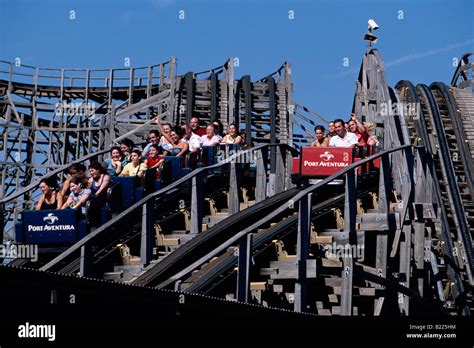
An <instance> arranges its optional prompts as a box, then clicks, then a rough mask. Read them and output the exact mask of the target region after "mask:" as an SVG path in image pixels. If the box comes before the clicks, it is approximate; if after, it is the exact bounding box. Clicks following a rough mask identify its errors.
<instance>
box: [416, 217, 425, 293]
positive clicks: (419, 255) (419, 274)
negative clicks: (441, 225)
mask: <svg viewBox="0 0 474 348" xmlns="http://www.w3.org/2000/svg"><path fill="white" fill-rule="evenodd" d="M413 224H414V228H415V241H414V245H413V257H414V259H415V267H416V270H415V272H416V278H417V280H418V281H417V286H418V293H419V294H420V296H422V297H423V270H424V266H425V260H424V250H425V224H424V223H419V222H414V223H413Z"/></svg>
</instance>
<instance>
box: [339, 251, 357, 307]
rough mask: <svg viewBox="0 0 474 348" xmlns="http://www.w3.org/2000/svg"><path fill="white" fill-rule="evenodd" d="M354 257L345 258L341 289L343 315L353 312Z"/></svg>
mask: <svg viewBox="0 0 474 348" xmlns="http://www.w3.org/2000/svg"><path fill="white" fill-rule="evenodd" d="M353 265H354V263H353V259H352V257H344V258H343V269H342V275H341V277H342V289H341V315H346V316H347V315H351V314H352V273H353Z"/></svg>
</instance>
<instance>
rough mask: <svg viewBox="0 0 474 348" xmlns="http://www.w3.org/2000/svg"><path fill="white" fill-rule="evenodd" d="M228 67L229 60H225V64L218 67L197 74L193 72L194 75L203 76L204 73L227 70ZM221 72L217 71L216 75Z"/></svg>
mask: <svg viewBox="0 0 474 348" xmlns="http://www.w3.org/2000/svg"><path fill="white" fill-rule="evenodd" d="M228 65H229V60H228V59H227V60H226V62H225V63H224V64H222V65H219V66H217V67H215V68H211V69H206V70H202V71H199V72H195V73H194V75H202V74H205V73H213V72H216V71H217V70H221V69H222V70H223V69H224V68H227V66H228ZM222 70H221V71H218V73H221V72H222Z"/></svg>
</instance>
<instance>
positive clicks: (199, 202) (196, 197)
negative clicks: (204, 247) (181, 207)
mask: <svg viewBox="0 0 474 348" xmlns="http://www.w3.org/2000/svg"><path fill="white" fill-rule="evenodd" d="M191 190H192V191H191V233H201V231H202V217H203V209H202V208H203V202H204V182H203V178H202V175H200V174H198V175H196V176H194V177H193V178H192V188H191Z"/></svg>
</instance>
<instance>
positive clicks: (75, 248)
mask: <svg viewBox="0 0 474 348" xmlns="http://www.w3.org/2000/svg"><path fill="white" fill-rule="evenodd" d="M271 146H279V147H286V148H287V149H289V150H290V151H291V152H292V153H294V154H297V153H298V151H297V150H296V149H294V148H292V147H291V146H289V145H287V144H262V145H258V146H256V147H254V148H251V149H248V150H244V151H241V152H237V153H235V154H233V155H232V156H230V157H228V158H226V159H225V160H223V161H221V162H219V163H216V164H214V165H212V166H208V167H202V168H198V169H196V170H194V171H192V172H191V173H189V174H187V175H186V176H184V177H182V178H181V179H178V180H177V181H175V182H174V183H172V184H171V185H168V186H166V187H165V188H162V189H161V190H158V191H156V192H153V193H150V194H149V195H147V196H146V197H144V198H142V199H141V200H140V201H138V202H136V203H135V204H133V205H132V206H130V207H128V208H127V209H126V210H124V211H123V212H121V213H120V214H118V215H117V216H116V217H115V218H113V219H112V220H109V221H107V222H106V223H105V224H103V225H102V226H100V227H99V228H97V229H96V230H95V231H94V232H91V233H89V234H88V235H87V236H85V237H84V238H82V239H81V240H79V241H78V242H77V243H76V244H74V245H72V246H71V247H70V248H69V249H67V250H66V251H64V252H63V253H62V254H60V255H58V256H57V257H56V258H55V259H53V260H51V261H50V262H48V263H47V264H46V265H44V266H43V267H41V268H40V269H41V270H43V271H46V270H49V269H50V268H51V267H53V266H54V265H56V264H57V263H59V262H61V261H63V260H64V259H66V258H67V257H68V256H69V255H71V254H72V253H74V252H76V251H78V250H79V249H80V248H81V247H83V246H84V245H86V244H87V243H88V242H90V241H91V240H93V239H95V238H96V237H98V236H99V235H101V234H102V233H103V232H104V231H106V230H107V229H108V228H110V227H112V226H114V225H115V224H117V223H119V222H120V221H121V220H122V219H124V218H126V217H127V216H128V214H129V213H131V212H133V211H134V210H135V209H137V208H139V207H141V206H143V205H144V204H146V203H148V202H149V201H150V200H153V199H155V198H156V197H158V196H161V195H165V194H166V193H168V192H170V191H171V190H174V189H175V188H177V187H178V186H179V185H181V184H182V183H184V182H187V181H189V180H190V179H192V178H194V177H196V176H198V175H199V174H201V173H202V172H203V171H207V170H209V169H215V168H219V167H221V166H223V165H225V164H229V163H232V161H234V160H236V159H238V158H239V157H241V156H245V154H248V153H251V152H254V151H258V150H261V149H263V148H265V147H271Z"/></svg>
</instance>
